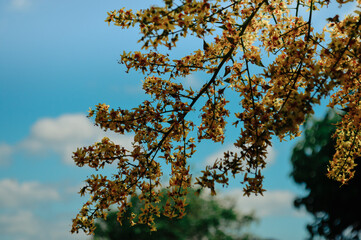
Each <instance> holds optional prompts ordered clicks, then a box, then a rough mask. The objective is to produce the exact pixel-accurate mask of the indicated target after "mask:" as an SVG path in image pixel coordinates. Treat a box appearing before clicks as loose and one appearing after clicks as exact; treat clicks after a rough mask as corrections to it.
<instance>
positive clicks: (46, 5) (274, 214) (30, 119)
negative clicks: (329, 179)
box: [0, 0, 351, 240]
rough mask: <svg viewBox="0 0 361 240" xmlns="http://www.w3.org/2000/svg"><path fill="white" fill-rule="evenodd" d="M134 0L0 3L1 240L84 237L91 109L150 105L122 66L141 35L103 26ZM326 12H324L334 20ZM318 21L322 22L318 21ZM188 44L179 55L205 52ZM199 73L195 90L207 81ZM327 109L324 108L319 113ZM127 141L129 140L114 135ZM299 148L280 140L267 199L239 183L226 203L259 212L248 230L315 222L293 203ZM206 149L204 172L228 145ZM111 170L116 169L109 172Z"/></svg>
mask: <svg viewBox="0 0 361 240" xmlns="http://www.w3.org/2000/svg"><path fill="white" fill-rule="evenodd" d="M144 2H145V1H144V0H143V1H141V0H133V1H115V0H108V1H95V0H88V1H85V0H79V1H70V0H63V1H49V0H1V1H0V112H1V116H2V117H1V118H0V133H1V134H0V232H1V239H4V240H18V239H24V240H27V239H29V240H33V239H40V240H41V239H44V240H45V239H55V240H57V239H59V240H60V239H86V238H85V237H84V236H83V235H71V234H70V233H69V230H70V226H71V218H73V217H75V215H76V214H77V211H78V209H79V208H80V207H81V206H82V203H83V202H85V201H86V200H87V199H86V198H80V197H79V196H78V194H77V191H78V190H79V188H80V186H81V185H82V181H84V180H85V179H86V177H87V176H89V175H90V174H92V171H91V170H89V169H86V168H78V167H76V166H75V165H74V164H73V163H72V160H71V157H70V156H71V152H72V151H75V149H76V148H77V147H81V146H86V145H89V144H92V143H94V142H95V141H97V140H99V139H101V138H102V137H103V136H104V133H103V132H102V131H100V130H99V129H97V128H96V127H94V126H93V124H92V122H91V121H90V120H89V119H87V118H86V117H85V115H86V114H87V111H88V109H89V107H93V106H94V105H96V104H98V103H107V104H109V105H110V106H112V107H114V108H116V107H118V106H120V107H122V108H131V107H132V106H135V105H137V104H138V103H140V102H141V100H142V99H143V95H142V91H141V88H140V83H141V79H142V76H141V75H140V74H138V73H134V72H131V73H130V74H125V69H124V67H122V66H121V65H119V64H118V63H117V61H118V60H119V55H120V54H121V53H122V52H123V51H124V50H125V51H130V50H137V49H138V45H137V44H136V42H137V40H138V35H137V30H126V31H124V30H121V29H120V28H118V27H114V26H108V24H107V23H105V22H104V19H105V17H106V12H107V11H110V10H114V9H118V8H121V7H122V6H127V7H129V8H140V7H142V6H143V5H144ZM335 10H337V11H341V15H342V13H343V12H344V13H346V12H350V11H351V8H348V9H344V8H343V9H341V10H339V9H337V7H333V8H331V7H330V8H329V9H327V11H325V12H323V13H322V14H321V15H319V19H323V18H325V16H333V15H334V14H333V13H334V11H335ZM317 21H319V23H320V25H322V21H321V20H317ZM201 44H202V42H200V41H199V42H190V41H188V42H187V44H183V46H182V48H181V50H179V54H181V53H182V52H183V51H189V50H190V49H192V48H199V47H201ZM201 81H202V80H201V77H200V76H197V75H194V76H192V77H190V78H188V79H187V80H186V82H187V83H188V84H192V85H194V86H196V85H197V84H198V85H200V84H201ZM324 111H325V108H322V107H321V108H317V115H318V116H322V115H323V113H324ZM110 137H111V138H112V139H114V141H116V142H117V143H120V144H124V145H127V144H129V142H130V141H131V138H130V136H120V137H119V136H115V135H112V134H111V135H110ZM295 143H296V142H295V141H292V142H282V143H280V142H279V141H274V144H273V148H272V149H270V152H271V154H270V157H269V162H270V163H269V166H268V168H267V169H266V170H265V171H264V173H265V176H266V179H265V186H266V188H267V190H268V191H267V192H266V193H265V196H264V197H251V198H246V197H243V196H242V193H241V190H240V189H241V188H242V186H240V185H238V184H236V182H235V183H233V184H231V186H230V187H229V188H228V189H223V190H222V194H220V195H221V196H220V198H222V197H224V196H228V197H233V198H234V199H235V200H234V201H236V204H237V209H239V210H240V211H241V212H249V211H254V212H255V213H256V215H257V216H259V218H260V221H259V223H258V224H254V225H253V226H252V228H251V229H250V231H253V232H254V233H256V234H258V235H260V236H264V237H270V238H275V239H280V240H286V239H295V240H298V239H304V238H305V236H306V230H305V225H306V223H307V222H309V221H310V220H311V217H310V216H309V215H307V213H306V212H304V211H297V210H295V209H294V208H293V207H292V202H293V199H294V198H295V196H296V195H298V194H302V193H304V191H303V189H302V188H301V187H300V186H296V185H295V184H294V183H293V182H292V180H291V179H290V178H289V173H290V170H291V166H290V163H289V159H290V155H291V149H292V146H293V145H294V144H295ZM231 146H232V145H231V141H228V142H227V141H226V142H225V144H224V145H223V146H222V145H220V144H217V145H215V146H214V145H208V144H204V145H202V146H201V147H200V149H199V151H198V152H197V154H196V155H195V159H194V160H192V166H194V168H195V169H200V167H202V166H204V164H205V163H206V162H207V161H209V159H212V158H214V157H216V156H219V154H220V152H222V149H225V148H227V147H231ZM111 170H112V169H110V170H109V172H111Z"/></svg>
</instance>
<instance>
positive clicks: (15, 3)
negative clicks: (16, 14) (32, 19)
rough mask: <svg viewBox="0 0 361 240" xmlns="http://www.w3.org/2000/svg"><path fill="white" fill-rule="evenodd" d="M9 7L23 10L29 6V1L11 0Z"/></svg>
mask: <svg viewBox="0 0 361 240" xmlns="http://www.w3.org/2000/svg"><path fill="white" fill-rule="evenodd" d="M10 6H11V8H13V9H16V10H23V9H26V8H28V7H29V6H31V2H30V0H11V1H10Z"/></svg>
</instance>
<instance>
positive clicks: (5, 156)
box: [0, 143, 13, 166]
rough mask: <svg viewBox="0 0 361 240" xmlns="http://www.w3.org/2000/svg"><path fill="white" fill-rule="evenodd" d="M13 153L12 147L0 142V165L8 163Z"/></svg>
mask: <svg viewBox="0 0 361 240" xmlns="http://www.w3.org/2000/svg"><path fill="white" fill-rule="evenodd" d="M12 153H13V149H12V147H11V146H10V145H8V144H6V143H1V144H0V166H3V165H6V164H8V163H9V160H10V156H11V154H12Z"/></svg>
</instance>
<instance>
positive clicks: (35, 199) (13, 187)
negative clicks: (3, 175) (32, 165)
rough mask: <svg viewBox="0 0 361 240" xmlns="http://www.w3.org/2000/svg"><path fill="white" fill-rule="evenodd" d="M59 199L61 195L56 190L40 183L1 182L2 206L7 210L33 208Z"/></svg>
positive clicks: (0, 204)
mask: <svg viewBox="0 0 361 240" xmlns="http://www.w3.org/2000/svg"><path fill="white" fill-rule="evenodd" d="M59 199H60V195H59V193H58V192H57V191H56V190H55V189H53V188H52V187H50V186H47V185H44V184H41V183H39V182H24V183H19V182H18V181H16V180H12V179H3V180H0V206H2V207H5V208H10V207H24V206H33V205H34V204H39V203H41V202H47V201H55V200H59Z"/></svg>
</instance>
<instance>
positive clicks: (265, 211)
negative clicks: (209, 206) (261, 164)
mask: <svg viewBox="0 0 361 240" xmlns="http://www.w3.org/2000/svg"><path fill="white" fill-rule="evenodd" d="M220 196H221V197H223V198H226V199H229V201H226V202H231V203H232V204H234V206H235V208H236V210H237V211H239V212H240V213H243V214H248V213H254V214H255V215H256V216H257V217H261V218H264V217H275V216H289V217H304V216H305V212H303V211H302V210H297V209H295V208H294V207H293V201H294V199H295V194H294V193H292V192H290V191H286V190H273V191H266V192H264V193H263V196H261V195H258V196H254V195H251V196H249V197H247V196H243V190H242V189H240V188H236V189H232V190H230V191H227V192H225V193H222V194H220Z"/></svg>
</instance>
